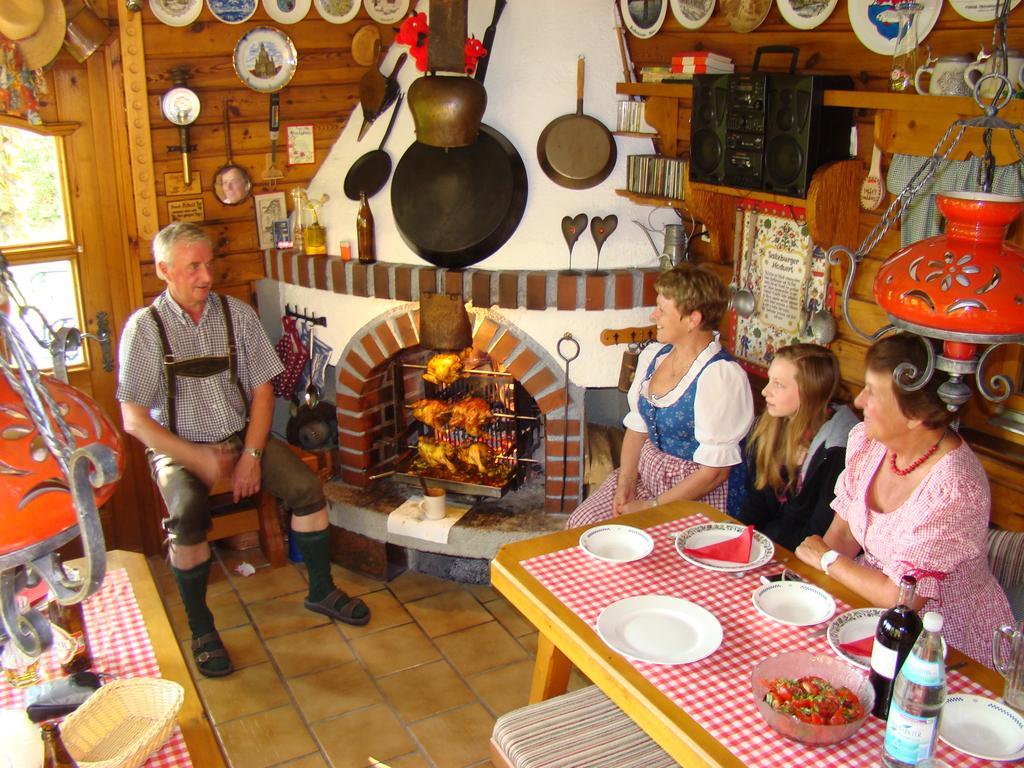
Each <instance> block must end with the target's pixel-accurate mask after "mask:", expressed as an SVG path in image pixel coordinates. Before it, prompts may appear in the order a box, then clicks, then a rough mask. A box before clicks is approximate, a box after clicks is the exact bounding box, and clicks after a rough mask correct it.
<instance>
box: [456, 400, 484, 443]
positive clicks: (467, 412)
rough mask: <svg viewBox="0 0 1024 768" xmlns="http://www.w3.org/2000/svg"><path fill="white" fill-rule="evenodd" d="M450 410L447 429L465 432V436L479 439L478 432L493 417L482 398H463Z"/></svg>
mask: <svg viewBox="0 0 1024 768" xmlns="http://www.w3.org/2000/svg"><path fill="white" fill-rule="evenodd" d="M451 408H452V412H451V416H450V417H449V418H448V427H449V428H450V429H462V430H465V432H466V434H469V435H472V436H473V437H479V436H480V430H481V429H482V428H483V426H484V425H485V424H487V422H489V421H490V420H491V419H492V418H493V417H494V414H493V413H492V412H491V406H490V405H488V403H487V401H486V400H484V399H483V398H482V397H464V398H462V399H461V400H458V401H456V402H455V403H454V404H453V405H452V407H451Z"/></svg>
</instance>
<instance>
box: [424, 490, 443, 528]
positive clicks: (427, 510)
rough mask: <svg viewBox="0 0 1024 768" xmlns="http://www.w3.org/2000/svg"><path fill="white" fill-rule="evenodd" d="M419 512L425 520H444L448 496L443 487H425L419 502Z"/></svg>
mask: <svg viewBox="0 0 1024 768" xmlns="http://www.w3.org/2000/svg"><path fill="white" fill-rule="evenodd" d="M420 512H422V513H423V517H424V519H426V520H444V518H445V515H447V514H448V496H447V494H446V493H445V492H444V488H427V489H426V490H425V491H424V492H423V500H422V501H421V502H420Z"/></svg>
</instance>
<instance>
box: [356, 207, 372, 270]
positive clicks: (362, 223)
mask: <svg viewBox="0 0 1024 768" xmlns="http://www.w3.org/2000/svg"><path fill="white" fill-rule="evenodd" d="M356 240H357V242H358V246H359V263H360V264H373V263H374V262H375V261H377V245H376V235H375V233H374V231H373V211H371V210H370V203H369V201H367V199H366V193H365V192H360V193H359V213H358V215H357V216H356Z"/></svg>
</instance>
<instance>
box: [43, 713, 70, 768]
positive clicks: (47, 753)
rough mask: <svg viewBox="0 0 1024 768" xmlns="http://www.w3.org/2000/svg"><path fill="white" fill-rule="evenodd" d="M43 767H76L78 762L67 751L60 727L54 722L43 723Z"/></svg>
mask: <svg viewBox="0 0 1024 768" xmlns="http://www.w3.org/2000/svg"><path fill="white" fill-rule="evenodd" d="M42 737H43V768H78V763H76V762H75V760H74V758H73V757H71V755H70V754H69V753H68V748H67V747H65V746H64V740H63V739H62V738H61V737H60V728H59V727H58V726H57V724H56V723H43V725H42Z"/></svg>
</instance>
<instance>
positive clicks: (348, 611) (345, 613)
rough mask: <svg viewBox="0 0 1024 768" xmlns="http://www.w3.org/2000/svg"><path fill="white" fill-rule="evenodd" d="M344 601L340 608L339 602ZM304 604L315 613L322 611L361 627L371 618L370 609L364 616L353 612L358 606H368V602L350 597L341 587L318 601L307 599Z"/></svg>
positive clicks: (333, 617)
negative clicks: (355, 614) (357, 615)
mask: <svg viewBox="0 0 1024 768" xmlns="http://www.w3.org/2000/svg"><path fill="white" fill-rule="evenodd" d="M342 602H343V603H344V604H343V605H342V606H341V608H340V609H339V608H338V603H342ZM303 605H304V606H306V608H307V609H309V610H311V611H313V612H314V613H321V614H323V615H324V616H329V617H331V618H332V619H336V620H337V621H343V622H345V623H346V624H352V625H353V626H356V627H361V626H363V625H364V624H366V623H367V622H368V621H369V620H370V609H369V608H367V609H366V614H365V615H363V616H359V617H356V616H354V615H353V614H354V613H355V611H356V608H358V607H359V606H363V607H364V608H365V607H366V603H364V602H363V601H362V600H360V599H359V598H358V597H353V598H350V597H349V596H348V595H347V594H345V593H344V592H342V591H341V590H340V589H335V590H333V591H331V592H330V593H329V594H328V595H327V596H326V597H324V598H323V599H322V600H318V601H317V602H315V603H314V602H313V601H312V600H306V601H304V602H303Z"/></svg>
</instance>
